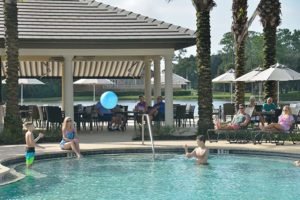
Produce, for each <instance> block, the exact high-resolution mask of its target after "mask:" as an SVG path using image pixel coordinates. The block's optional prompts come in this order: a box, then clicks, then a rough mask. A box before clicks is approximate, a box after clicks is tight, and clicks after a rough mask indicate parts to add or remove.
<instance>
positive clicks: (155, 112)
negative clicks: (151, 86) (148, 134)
mask: <svg viewBox="0 0 300 200" xmlns="http://www.w3.org/2000/svg"><path fill="white" fill-rule="evenodd" d="M164 114H165V102H163V98H162V96H158V97H157V102H156V104H154V106H153V107H152V108H151V109H150V111H149V117H150V120H151V121H152V120H153V119H154V118H156V117H160V116H164Z"/></svg>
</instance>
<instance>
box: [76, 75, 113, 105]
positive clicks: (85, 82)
mask: <svg viewBox="0 0 300 200" xmlns="http://www.w3.org/2000/svg"><path fill="white" fill-rule="evenodd" d="M74 84H75V85H93V101H95V99H96V98H95V95H96V94H95V91H96V85H113V84H114V83H113V82H112V81H111V80H109V79H84V78H83V79H79V80H78V81H75V82H74Z"/></svg>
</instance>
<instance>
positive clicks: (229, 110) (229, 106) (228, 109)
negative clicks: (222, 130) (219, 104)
mask: <svg viewBox="0 0 300 200" xmlns="http://www.w3.org/2000/svg"><path fill="white" fill-rule="evenodd" d="M234 115H235V109H234V104H233V103H224V104H223V121H224V122H226V121H227V116H230V121H231V120H232V118H233V116H234Z"/></svg>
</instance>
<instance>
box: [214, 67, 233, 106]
mask: <svg viewBox="0 0 300 200" xmlns="http://www.w3.org/2000/svg"><path fill="white" fill-rule="evenodd" d="M234 81H235V71H234V69H229V70H228V71H227V72H225V73H224V74H221V75H220V76H217V77H216V78H214V79H213V80H212V82H213V83H230V94H231V97H230V99H231V103H232V83H233V82H234Z"/></svg>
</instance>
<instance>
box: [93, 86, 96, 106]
mask: <svg viewBox="0 0 300 200" xmlns="http://www.w3.org/2000/svg"><path fill="white" fill-rule="evenodd" d="M95 86H96V85H95V84H94V85H93V89H94V96H93V102H95V89H96V87H95Z"/></svg>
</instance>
